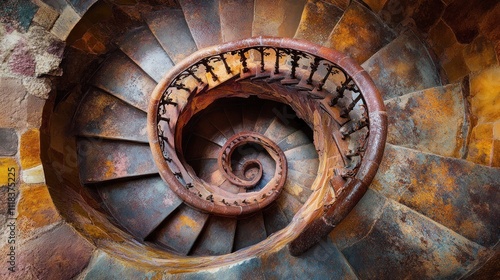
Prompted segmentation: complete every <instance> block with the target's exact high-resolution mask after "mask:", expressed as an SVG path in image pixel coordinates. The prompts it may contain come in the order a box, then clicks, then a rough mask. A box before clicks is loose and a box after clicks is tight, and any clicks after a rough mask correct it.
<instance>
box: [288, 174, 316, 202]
mask: <svg viewBox="0 0 500 280" xmlns="http://www.w3.org/2000/svg"><path fill="white" fill-rule="evenodd" d="M294 174H299V173H298V172H297V171H294V170H288V175H287V180H286V182H285V185H284V186H283V188H284V191H285V192H287V193H288V194H290V195H292V196H293V197H294V198H295V199H297V200H298V201H299V202H300V203H302V204H303V203H305V202H306V201H307V199H308V198H309V196H310V195H311V194H312V191H311V186H309V187H306V186H304V185H305V184H304V183H303V182H300V181H299V180H297V178H296V177H297V176H294V177H292V176H293V175H294Z"/></svg>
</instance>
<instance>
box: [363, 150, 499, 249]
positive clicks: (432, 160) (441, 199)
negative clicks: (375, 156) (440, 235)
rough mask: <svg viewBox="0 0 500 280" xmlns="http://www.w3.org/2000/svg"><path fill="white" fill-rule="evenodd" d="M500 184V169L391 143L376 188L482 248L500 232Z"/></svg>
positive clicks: (382, 163) (381, 166) (373, 186)
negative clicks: (499, 223) (499, 221)
mask: <svg viewBox="0 0 500 280" xmlns="http://www.w3.org/2000/svg"><path fill="white" fill-rule="evenodd" d="M394 178H398V179H397V180H394ZM499 182H500V170H499V169H497V168H491V167H487V166H482V165H478V164H474V163H471V162H468V161H465V160H461V159H455V158H447V157H441V156H437V155H433V154H427V153H423V152H419V151H416V150H411V149H408V148H403V147H398V146H394V145H391V144H387V145H386V148H385V152H384V157H383V159H382V162H381V164H380V167H379V171H378V173H377V175H376V177H375V179H374V181H373V183H372V185H371V188H373V189H375V190H377V191H379V192H380V193H381V194H383V195H385V196H387V197H389V198H391V199H394V200H396V201H398V202H400V203H402V204H404V205H406V206H408V207H409V208H411V209H413V210H415V211H417V212H419V213H421V214H423V215H425V216H427V217H429V218H430V219H433V220H434V221H436V222H438V223H440V224H442V225H444V226H446V227H448V228H450V229H452V230H453V231H455V232H457V233H458V234H460V235H462V236H465V237H466V238H468V239H470V240H472V241H474V242H476V243H478V244H481V245H483V246H492V245H493V244H495V242H497V241H498V235H499V234H500V230H499V229H498V217H499V216H500V192H499V188H500V183H499Z"/></svg>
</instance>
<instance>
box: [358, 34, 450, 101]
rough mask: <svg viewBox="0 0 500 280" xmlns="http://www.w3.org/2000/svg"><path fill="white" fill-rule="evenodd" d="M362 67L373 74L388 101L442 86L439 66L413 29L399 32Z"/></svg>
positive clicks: (376, 83)
mask: <svg viewBox="0 0 500 280" xmlns="http://www.w3.org/2000/svg"><path fill="white" fill-rule="evenodd" d="M362 67H363V68H364V69H365V70H366V72H368V74H369V75H370V76H371V77H372V79H373V81H374V82H375V85H376V86H377V88H378V89H379V90H380V93H381V94H382V97H383V98H384V100H385V99H390V98H393V97H396V96H401V95H404V94H407V93H410V92H414V91H418V90H423V89H427V88H432V87H436V86H440V85H441V78H440V75H439V70H438V67H437V65H436V64H434V61H433V60H432V58H431V57H430V55H429V53H428V50H427V47H426V46H425V45H424V44H423V43H422V42H421V41H420V39H419V38H418V37H417V36H416V35H415V34H414V33H413V31H411V30H407V31H405V32H404V33H403V34H401V35H399V37H398V38H396V39H395V40H394V41H392V42H391V43H389V44H388V45H387V46H385V47H384V48H382V49H381V50H380V51H378V52H377V53H376V54H374V55H373V56H372V57H371V58H370V59H369V60H367V61H366V62H365V63H363V65H362Z"/></svg>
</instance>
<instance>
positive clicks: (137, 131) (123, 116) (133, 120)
mask: <svg viewBox="0 0 500 280" xmlns="http://www.w3.org/2000/svg"><path fill="white" fill-rule="evenodd" d="M146 122H147V115H146V113H144V112H143V111H141V110H139V109H137V108H135V107H133V106H130V105H128V104H126V103H125V102H123V101H122V100H120V99H118V98H116V97H114V96H112V95H110V94H107V93H105V92H103V91H101V90H99V89H96V88H91V89H90V90H89V91H88V92H87V94H86V95H85V97H84V98H83V100H82V101H81V103H80V106H79V108H78V112H77V114H76V116H75V122H74V129H75V133H77V134H78V135H83V136H92V137H102V138H112V139H123V140H131V141H138V142H143V143H147V142H148V137H147V129H146Z"/></svg>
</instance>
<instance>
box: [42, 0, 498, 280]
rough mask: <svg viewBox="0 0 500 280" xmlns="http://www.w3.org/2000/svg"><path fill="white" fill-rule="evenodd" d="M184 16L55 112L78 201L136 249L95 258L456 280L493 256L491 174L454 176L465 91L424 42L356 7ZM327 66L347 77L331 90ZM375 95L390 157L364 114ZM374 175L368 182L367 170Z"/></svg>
mask: <svg viewBox="0 0 500 280" xmlns="http://www.w3.org/2000/svg"><path fill="white" fill-rule="evenodd" d="M179 2H180V3H179V4H180V6H179V7H177V8H176V7H173V8H172V7H166V8H162V9H159V10H156V11H152V12H150V13H149V14H148V15H146V16H145V18H146V21H145V22H144V23H143V25H142V26H139V27H136V28H134V29H132V30H130V31H129V32H127V33H126V34H125V35H123V36H121V37H120V38H118V39H117V46H118V49H117V50H116V51H114V52H112V53H110V54H108V55H107V57H106V59H105V60H104V61H103V62H102V63H101V64H100V66H99V69H98V70H97V71H96V72H95V73H93V74H92V75H91V78H90V79H88V81H87V82H86V86H85V88H87V90H86V92H84V93H83V94H81V95H79V96H76V97H72V98H68V99H66V100H63V101H61V104H63V105H60V106H61V107H64V103H67V105H66V107H69V108H71V109H70V111H73V112H74V116H73V118H72V119H71V120H66V121H67V122H69V123H71V127H72V130H71V133H69V134H70V135H69V136H68V138H69V139H72V140H71V141H74V143H75V145H76V148H75V152H76V155H77V158H78V165H77V166H75V167H74V170H73V171H74V172H72V173H73V174H74V176H75V177H78V178H79V180H74V181H73V186H72V188H74V189H76V190H77V191H78V192H80V191H81V192H87V193H90V195H91V196H92V197H93V201H94V203H93V208H94V209H96V210H97V211H100V212H102V215H103V216H104V217H106V219H108V221H110V222H111V223H112V224H113V227H115V228H116V230H117V231H121V232H124V234H125V236H127V238H128V241H126V242H122V243H126V244H129V245H130V246H131V247H130V248H138V247H140V248H141V249H140V250H137V251H136V252H131V251H133V249H123V250H121V251H120V253H116V254H115V253H113V246H116V245H110V243H108V242H102V243H100V244H101V246H102V247H103V248H105V249H104V250H105V251H106V252H107V253H108V254H110V255H112V256H113V257H116V258H118V259H120V260H122V261H124V262H131V263H134V262H138V263H139V265H138V266H145V267H147V268H148V271H164V274H163V277H165V278H175V279H177V278H180V279H184V278H187V279H191V278H193V279H212V278H214V279H215V278H220V277H222V278H228V279H235V278H243V279H288V278H292V279H293V278H296V279H304V278H306V277H310V278H312V279H345V278H347V279H357V278H360V279H380V278H388V279H401V278H410V279H414V278H419V279H420V278H426V279H427V278H446V279H456V278H460V277H466V276H467V275H469V273H471V272H474V271H475V270H476V269H477V268H479V267H481V266H482V264H484V263H485V262H487V261H488V260H489V259H490V258H491V257H492V256H493V254H494V252H495V250H497V249H496V248H497V244H498V239H499V238H498V237H499V233H500V230H499V228H498V220H499V217H500V213H499V209H500V207H499V205H498V204H499V203H498V202H499V201H500V197H499V195H498V194H499V192H498V187H499V182H500V171H499V170H498V169H497V168H491V167H487V166H483V165H479V164H474V163H471V162H468V161H465V160H464V159H463V158H465V155H466V145H467V135H468V133H469V129H470V120H469V113H468V101H467V99H466V93H465V92H463V91H464V87H463V85H461V84H447V82H446V77H444V76H443V75H442V74H441V72H440V70H439V65H437V64H436V62H435V60H434V59H433V56H432V54H431V53H430V52H429V49H428V47H427V46H426V44H425V43H424V42H423V41H422V40H421V39H420V38H419V36H418V34H417V32H414V31H413V30H411V29H410V28H408V29H405V30H393V29H391V28H389V27H388V26H387V25H386V24H385V23H384V22H383V21H382V20H381V19H380V18H378V17H377V16H376V15H375V14H374V13H373V12H371V11H370V9H369V8H367V7H366V6H365V4H364V3H362V2H358V1H351V2H350V3H349V5H347V6H343V5H339V4H338V3H337V2H335V1H320V0H310V1H259V0H255V1H222V0H219V1H215V0H210V1H190V0H180V1H179ZM278 23H279V24H278ZM263 35H264V36H273V37H256V36H263ZM250 37H254V39H247V38H250ZM255 38H256V39H255ZM281 38H294V39H298V40H291V39H281ZM245 39H247V41H245ZM238 40H242V41H238ZM273 40H274V41H273ZM301 40H303V41H301ZM257 41H259V42H261V44H257V45H251V44H250V43H249V42H253V43H255V42H257ZM226 42H232V43H227V44H224V43H226ZM234 42H237V43H234ZM262 42H264V43H262ZM269 42H280V44H283V46H282V48H283V49H287V48H289V47H290V45H287V44H286V43H290V44H291V45H293V44H295V45H294V46H297V49H298V50H300V51H301V53H300V54H304V53H305V54H306V55H308V57H305V56H303V57H301V58H299V59H297V58H296V57H293V54H294V52H292V51H290V52H288V53H286V54H285V55H283V56H280V52H279V50H278V49H279V48H281V47H277V45H273V44H271V43H269ZM213 46H215V47H213ZM280 46H281V45H280ZM301 46H302V48H304V49H300V48H301ZM304 46H306V47H304ZM321 46H323V47H326V48H321ZM259 47H260V49H259ZM264 47H265V48H268V49H264ZM248 48H253V49H252V50H250V51H248V52H247V53H246V54H245V53H242V52H241V51H242V50H246V49H248ZM312 48H316V49H312ZM230 49H231V51H229V50H230ZM327 49H332V50H333V52H332V54H331V55H332V56H335V55H338V56H340V57H338V58H337V59H338V60H339V61H349V62H350V63H351V64H349V63H348V64H342V63H340V62H339V61H334V63H332V64H330V65H334V66H339V64H340V66H342V65H344V66H345V69H344V68H342V67H340V66H339V69H340V70H338V71H334V72H335V73H333V75H331V74H332V73H331V72H332V68H330V69H329V68H328V67H329V66H328V65H329V64H328V63H329V62H331V60H328V59H326V60H324V61H326V62H327V63H319V59H320V58H321V59H323V58H324V57H320V56H319V54H323V52H327V51H326V50H327ZM198 50H200V51H198ZM221 50H224V51H221ZM293 50H296V49H293ZM337 51H338V52H337ZM193 53H194V55H192V54H193ZM221 54H223V55H221ZM343 54H345V55H348V56H349V57H350V58H346V57H345V56H344V55H343ZM224 55H225V56H224ZM341 55H342V56H341ZM214 57H218V59H217V60H216V59H212V58H214ZM195 58H196V59H195ZM314 58H318V61H316V60H315V59H314ZM211 59H212V60H211ZM274 62H276V63H274ZM316 62H317V63H316ZM354 64H359V65H361V67H362V68H363V69H364V70H365V71H366V73H367V74H368V76H369V77H370V78H371V80H373V83H374V85H375V86H376V89H374V91H375V92H374V93H366V92H363V90H366V89H368V90H369V91H370V90H372V87H370V86H369V85H371V80H370V78H368V80H366V81H365V80H363V81H362V82H360V81H361V80H359V79H355V78H356V77H359V75H357V74H359V73H360V72H361V71H357V72H355V71H356V69H358V68H355V67H354V66H351V65H354ZM193 65H197V68H196V69H195V70H193V71H195V74H193V72H192V71H191V70H192V69H194V68H193ZM275 66H276V67H279V71H278V70H277V69H278V68H275ZM190 67H191V68H190ZM361 67H360V68H359V69H361ZM190 69H191V70H190ZM359 69H358V70H359ZM274 70H276V71H274ZM183 71H188V72H183ZM189 71H191V72H189ZM344 71H346V72H344ZM353 71H354V73H353ZM182 73H184V75H182ZM185 73H188V74H185ZM325 73H326V74H325ZM325 75H326V76H325ZM179 77H181V78H184V79H185V81H183V83H181V84H180V83H179V81H182V80H181V78H179ZM324 77H326V78H324ZM352 81H354V83H353V82H352ZM365 83H366V84H367V85H368V86H366V85H365ZM373 88H375V87H373ZM169 89H173V93H172V92H171V91H169ZM377 90H378V91H377ZM378 93H380V98H381V99H380V100H383V103H384V104H385V111H384V110H380V111H383V115H385V114H386V116H387V142H386V143H385V135H384V136H381V135H378V133H382V132H381V131H382V130H383V129H382V130H376V129H375V128H374V127H377V125H378V124H377V120H378V119H376V117H375V118H374V117H373V116H374V115H372V114H367V112H366V111H367V110H368V111H370V110H372V108H374V107H373V106H374V105H371V103H373V102H374V101H371V100H372V99H370V98H372V97H371V96H372V95H371V94H373V95H374V96H375V95H377V94H378ZM162 102H163V103H162ZM311 104H312V105H311ZM370 106H371V107H370ZM367 107H368V109H367ZM372 111H373V112H375V111H377V110H372ZM372 111H370V112H368V113H373V112H372ZM172 112H173V113H172ZM318 112H321V113H318ZM376 113H378V111H377V112H376ZM368 115H369V116H370V118H368ZM380 115H382V114H380ZM377 116H378V115H377ZM367 118H368V121H367V120H366V119H367ZM162 120H163V122H162ZM318 120H323V122H322V123H321V122H319V121H318ZM382 122H383V121H382ZM52 125H53V126H54V127H57V125H58V124H57V123H54V124H52ZM167 130H168V131H167ZM54 137H55V136H53V138H54ZM162 137H164V138H162ZM376 137H378V138H376ZM373 139H377V141H378V140H380V141H383V142H382V143H378V142H377V141H375V140H373ZM51 141H55V140H53V139H52V140H51ZM162 141H164V142H162ZM237 141H240V142H237ZM233 143H237V144H233ZM263 143H264V144H263ZM231 145H233V146H234V147H233V146H231ZM377 145H378V146H377ZM236 146H237V147H236ZM370 146H377V147H378V148H380V146H381V147H382V149H378V150H377V151H375V152H373V153H380V156H382V152H383V159H382V161H381V162H377V160H376V157H375V158H370V157H369V154H370V153H372V152H371V150H370ZM384 146H385V150H384ZM229 150H230V151H231V152H230V153H229V155H228V154H227V152H225V151H229ZM326 151H328V152H326ZM225 159H227V161H226V162H225V163H224V160H225ZM370 160H372V161H373V162H374V166H375V165H376V166H375V167H374V168H375V171H376V169H377V168H378V172H377V175H376V176H375V177H374V178H373V176H372V177H371V178H369V177H370V172H371V173H373V174H372V175H374V174H375V173H374V171H373V170H372V169H369V171H360V170H364V169H363V163H364V162H366V161H370ZM224 164H225V165H224ZM223 166H225V169H224V168H223ZM360 166H361V167H360ZM370 166H371V165H370ZM370 168H372V167H370ZM365 169H366V168H365ZM227 170H229V171H227ZM367 170H368V169H367ZM56 172H57V171H56ZM225 172H226V173H225ZM228 174H229V175H228ZM363 176H365V177H363ZM189 178H190V179H189ZM324 178H327V179H328V180H326V179H325V180H323V179H324ZM365 178H369V179H366V181H365ZM372 179H373V181H372ZM237 181H239V182H240V184H238V183H235V182H237ZM241 181H243V183H241ZM250 181H252V182H253V183H252V184H250V183H248V182H250ZM371 181H372V182H371ZM352 182H355V183H356V184H360V185H361V186H364V184H365V182H368V184H369V183H370V182H371V184H370V185H369V188H368V189H367V190H366V189H363V190H357V189H355V188H354V189H351V188H350V186H351V185H353V184H354V183H352ZM245 184H246V185H245ZM272 184H276V186H277V187H275V188H273V189H272V191H271V192H267V191H268V190H269V189H270V186H271V185H272ZM177 185H179V187H176V186H177ZM367 186H368V185H366V187H367ZM356 191H359V192H358V193H356ZM363 194H364V195H363ZM250 198H251V199H250ZM250 200H254V201H255V202H252V201H250ZM342 201H347V202H348V204H345V205H344V204H342V203H343V202H342ZM358 201H359V202H358ZM207 205H211V206H207ZM344 208H345V209H344ZM218 209H219V210H218ZM351 209H352V211H351ZM340 212H341V213H340ZM339 213H340V214H339ZM112 235H113V234H109V236H112ZM111 239H112V238H111ZM287 245H288V246H287ZM120 246H122V245H120ZM123 246H125V245H123ZM127 246H128V245H127ZM141 250H142V251H141ZM127 252H128V253H129V254H128V253H127ZM138 252H139V253H138ZM141 252H144V253H141ZM127 254H128V255H127ZM141 254H143V255H144V259H145V260H144V263H141V260H140V259H141ZM294 255H295V256H294ZM148 258H152V259H154V261H152V262H150V261H147V260H146V259H148ZM130 266H133V265H130ZM127 267H129V266H127V265H126V266H125V268H121V269H122V270H123V269H125V270H126V269H127ZM130 269H131V268H130ZM98 272H99V271H93V270H92V269H90V270H89V271H86V272H85V273H84V274H82V276H81V277H83V278H89V279H93V278H94V277H96V276H99V275H96V274H95V273H98ZM100 273H102V271H101V272H100ZM109 273H110V275H112V274H113V272H112V271H109ZM124 275H126V274H124ZM101 276H102V275H101ZM110 277H111V276H110Z"/></svg>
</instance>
